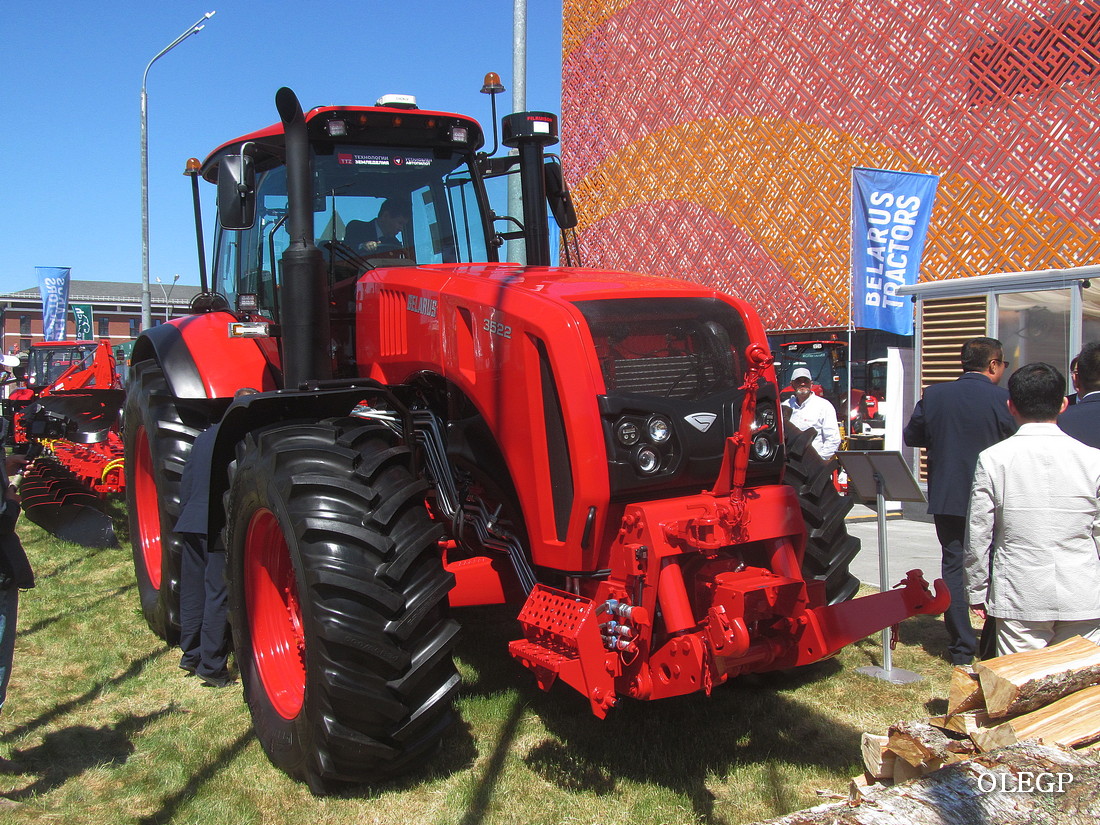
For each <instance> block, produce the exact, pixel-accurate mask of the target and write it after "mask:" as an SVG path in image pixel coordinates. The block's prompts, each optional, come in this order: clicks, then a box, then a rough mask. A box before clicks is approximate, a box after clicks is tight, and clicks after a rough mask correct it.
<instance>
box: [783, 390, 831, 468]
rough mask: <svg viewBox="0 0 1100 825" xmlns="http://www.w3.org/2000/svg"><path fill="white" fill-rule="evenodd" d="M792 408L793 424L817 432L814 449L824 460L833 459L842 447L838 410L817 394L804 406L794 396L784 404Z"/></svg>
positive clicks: (811, 395) (812, 394)
mask: <svg viewBox="0 0 1100 825" xmlns="http://www.w3.org/2000/svg"><path fill="white" fill-rule="evenodd" d="M783 403H784V404H786V405H787V406H788V407H790V408H791V423H792V424H794V425H795V426H796V427H798V428H799V429H800V430H808V429H810V428H811V427H812V428H813V429H814V430H815V434H814V442H813V443H814V449H815V450H817V454H818V455H819V456H821V457H822V458H832V457H833V453H835V452H836V451H837V448H838V447H839V446H840V425H839V424H837V420H836V409H835V408H834V407H833V405H832V404H830V403H829V402H828V401H826V400H825V399H824V398H822V397H821V396H820V395H817V394H816V393H812V392H811V393H810V395H809V397H808V398H807V399H806V401H805V402H804V403H802V404H799V403H798V397H797V396H794V395H792V396H791V397H790V398H788V399H787V400H786V401H784V402H783Z"/></svg>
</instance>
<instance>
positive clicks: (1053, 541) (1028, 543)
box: [966, 363, 1100, 656]
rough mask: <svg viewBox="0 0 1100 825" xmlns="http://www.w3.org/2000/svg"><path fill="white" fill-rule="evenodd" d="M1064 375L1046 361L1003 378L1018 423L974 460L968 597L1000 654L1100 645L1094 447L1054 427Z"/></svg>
mask: <svg viewBox="0 0 1100 825" xmlns="http://www.w3.org/2000/svg"><path fill="white" fill-rule="evenodd" d="M1065 391H1066V379H1065V377H1064V376H1063V375H1062V373H1060V372H1059V371H1058V370H1057V369H1055V368H1054V367H1052V366H1051V365H1050V364H1043V363H1036V364H1028V365H1027V366H1025V367H1021V368H1020V369H1018V370H1017V371H1016V372H1015V373H1013V375H1012V378H1010V379H1009V381H1008V392H1009V402H1008V403H1009V409H1010V410H1011V411H1012V415H1013V416H1014V417H1015V419H1016V421H1017V422H1018V423H1019V424H1020V429H1019V430H1018V431H1017V433H1016V434H1015V435H1014V436H1012V437H1011V438H1009V439H1006V440H1005V441H1002V442H1001V443H999V444H995V445H993V446H992V447H990V448H989V449H988V450H984V451H983V452H982V454H981V455H980V456H978V465H977V468H976V469H975V472H974V486H973V488H972V491H971V495H970V516H969V532H968V533H967V548H966V579H967V590H968V592H969V601H970V604H971V606H972V607H973V609H974V612H975V613H977V614H978V616H979V618H984V617H985V614H986V613H988V614H989V615H990V616H994V617H996V619H997V654H998V655H1000V656H1004V655H1005V654H1007V653H1017V652H1020V651H1023V650H1035V649H1036V648H1041V647H1046V646H1047V645H1053V644H1058V642H1062V641H1065V640H1066V639H1068V638H1070V637H1072V636H1077V635H1080V636H1084V637H1085V638H1087V639H1089V640H1091V641H1093V642H1097V643H1100V556H1098V555H1097V541H1098V540H1100V450H1098V449H1095V448H1093V447H1089V446H1087V445H1085V444H1082V443H1081V442H1079V441H1077V440H1075V439H1073V438H1071V437H1070V436H1068V435H1066V434H1065V433H1064V432H1062V431H1061V430H1060V429H1059V428H1058V427H1057V426H1056V425H1055V423H1054V419H1055V418H1056V417H1057V416H1058V414H1059V413H1060V412H1061V411H1062V410H1064V409H1065V408H1066V405H1067V402H1066V398H1065Z"/></svg>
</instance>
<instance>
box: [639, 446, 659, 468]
mask: <svg viewBox="0 0 1100 825" xmlns="http://www.w3.org/2000/svg"><path fill="white" fill-rule="evenodd" d="M634 460H635V461H636V462H637V464H638V469H639V470H641V471H642V472H643V473H655V472H657V470H659V469H660V467H661V457H660V456H659V455H657V451H656V450H654V449H653V448H652V447H642V449H640V450H638V454H637V455H636V456H635V457H634Z"/></svg>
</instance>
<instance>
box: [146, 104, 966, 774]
mask: <svg viewBox="0 0 1100 825" xmlns="http://www.w3.org/2000/svg"><path fill="white" fill-rule="evenodd" d="M276 105H277V108H278V111H279V114H280V117H281V122H280V123H278V124H276V125H274V126H270V127H268V128H266V129H261V130H260V131H257V132H253V133H251V134H248V135H245V136H243V137H240V138H237V139H235V140H232V141H229V142H228V143H225V144H224V145H222V146H221V147H219V148H218V149H216V150H215V151H214V152H213V153H211V154H210V155H209V156H208V157H207V158H206V160H205V161H204V162H202V163H201V164H200V163H199V162H198V161H192V162H189V170H190V171H191V173H192V174H193V175H194V176H195V177H193V190H194V192H195V193H196V194H195V197H196V199H197V197H198V195H197V192H198V181H197V177H202V178H204V179H206V180H207V181H210V182H211V183H216V184H217V190H218V194H217V200H218V228H217V233H216V236H215V241H214V243H215V250H214V256H213V257H214V261H215V263H214V271H213V275H212V279H213V286H214V288H213V289H208V288H207V284H206V274H205V268H204V267H202V266H200V281H201V283H202V291H201V293H200V295H199V296H197V298H196V299H195V302H194V303H193V304H192V313H193V314H190V315H188V316H186V317H182V318H176V319H173V320H172V321H171V322H169V323H166V324H163V325H160V326H158V327H156V328H154V329H150V330H146V331H145V332H144V333H142V335H141V337H140V338H139V339H138V341H137V343H136V345H135V347H134V352H133V356H132V362H131V364H132V367H131V382H130V387H129V393H128V395H127V402H126V413H125V422H126V426H125V434H126V436H125V437H126V472H127V486H126V489H127V496H128V504H129V512H130V519H131V536H132V538H133V542H134V561H135V567H136V572H137V579H138V583H139V590H140V593H141V599H142V606H143V609H144V612H145V615H146V617H147V620H148V622H149V624H150V626H151V627H152V628H153V629H154V630H155V632H157V633H158V634H160V635H161V636H163V637H164V638H167V639H172V638H174V636H175V634H176V633H177V621H178V618H177V611H178V598H179V594H178V586H179V555H180V542H181V538H180V536H179V535H178V534H177V533H176V532H175V531H174V524H175V520H176V516H177V515H178V512H179V490H180V474H181V472H182V470H183V467H184V465H185V464H186V463H187V461H188V456H189V453H190V450H191V447H192V444H193V443H194V441H195V438H196V436H197V435H198V433H200V432H201V431H202V430H204V429H206V428H209V427H211V426H217V428H218V430H217V433H216V438H215V440H214V443H215V446H214V448H213V458H212V461H211V467H212V469H211V474H210V477H209V479H208V480H207V482H208V484H209V501H210V517H209V536H210V537H211V542H212V543H215V544H217V543H224V547H225V550H226V552H227V553H228V559H227V569H228V573H227V578H228V584H229V600H230V616H231V624H232V629H233V638H234V649H235V652H236V657H237V663H238V666H239V668H240V674H241V681H242V684H243V689H244V694H245V697H246V700H247V702H248V705H249V708H250V710H251V714H252V718H253V722H254V726H255V729H256V733H257V735H258V738H259V740H260V741H261V743H262V745H263V747H264V749H265V751H266V752H267V754H268V756H269V757H270V758H271V760H272V761H273V762H274V763H275V764H276V765H278V766H279V767H281V768H282V769H284V770H285V771H287V772H288V773H289V774H291V775H292V776H295V777H298V778H300V779H303V780H305V781H306V782H308V783H309V785H310V787H311V788H312V789H313V790H314V791H315V792H323V791H324V790H326V789H328V788H331V787H332V786H333V785H339V784H341V783H346V782H365V781H374V780H377V779H379V778H381V777H386V776H393V775H397V774H400V773H402V772H404V771H407V770H409V769H410V767H411V766H413V765H415V764H417V763H418V761H420V760H421V759H422V758H423V756H424V755H425V754H426V753H428V752H430V751H431V750H432V749H433V748H434V746H435V745H436V744H437V742H438V741H439V740H440V738H441V736H442V735H443V732H444V731H445V730H446V728H447V726H448V724H449V723H450V722H451V720H452V713H453V711H452V700H453V699H454V697H455V694H456V692H457V691H458V688H459V678H458V673H457V671H456V669H455V666H454V664H453V661H452V658H453V657H452V652H453V649H454V645H455V638H456V634H457V633H458V628H459V625H458V623H457V621H456V617H458V616H459V615H460V608H462V607H463V606H467V605H484V604H505V603H509V604H512V605H514V607H515V609H516V611H517V615H518V618H519V624H520V626H521V627H522V636H521V637H520V638H516V639H515V641H513V642H511V643H510V645H509V652H510V654H511V655H512V656H513V657H514V658H515V659H516V660H517V661H518V662H519V663H520V664H521V665H523V666H524V667H526V668H528V669H529V670H530V671H531V672H532V673H533V674H534V677H535V679H536V680H537V682H538V684H539V685H540V686H541V687H543V688H547V689H548V688H549V687H550V686H551V684H552V683H554V682H555V681H557V680H560V681H561V682H563V683H565V684H566V685H569V686H570V687H572V688H574V689H575V690H576V691H578V692H579V693H581V694H582V696H583V697H584V701H585V703H586V704H587V705H588V706H589V707H590V708H591V710H592V712H593V713H594V714H595V715H596V716H598V717H603V716H605V715H606V714H607V713H608V712H609V711H611V710H612V708H614V707H615V705H616V704H618V703H619V702H620V701H623V700H627V699H632V700H648V699H661V698H665V697H671V696H680V695H684V694H689V693H696V692H704V693H709V692H710V691H711V690H713V689H714V688H715V687H716V686H718V685H720V684H721V683H723V682H725V681H727V680H728V679H730V678H731V677H734V676H737V675H738V674H744V673H750V672H759V671H768V670H776V669H780V668H789V667H793V666H797V665H805V664H809V663H811V662H815V661H818V660H820V659H822V658H824V657H827V656H830V655H831V654H833V653H835V652H836V651H837V650H839V649H840V648H841V647H843V646H844V645H846V644H849V643H851V642H853V641H856V640H858V639H862V638H864V637H865V636H867V635H869V634H871V633H873V632H875V631H877V630H880V629H882V628H885V627H888V626H890V625H893V624H895V623H897V622H899V621H901V620H902V619H904V618H906V617H909V616H912V615H915V614H917V613H937V612H941V611H942V610H943V609H944V607H945V606H946V602H947V600H948V597H947V595H946V591H945V589H944V587H943V585H942V582H937V583H936V587H935V594H933V593H932V592H930V591H929V590H928V587H927V585H926V583H925V582H924V580H923V579H922V578H921V576H920V574H919V571H914V572H913V573H912V574H910V576H909V577H908V579H907V580H906V581H905V582H904V583H903V584H902V586H899V587H898V588H897V589H894V590H891V591H888V592H884V593H879V594H874V595H870V596H865V597H862V598H858V599H855V598H852V597H853V595H854V593H855V590H856V588H857V586H858V583H857V582H856V580H855V579H854V578H853V577H852V576H851V575H850V574H849V572H848V564H849V562H850V560H851V559H852V557H853V556H854V555H855V553H856V552H857V551H858V549H859V544H858V542H857V540H856V539H854V538H852V537H850V536H849V535H848V534H847V532H846V530H845V528H844V516H845V514H846V513H847V511H848V509H849V508H850V507H851V503H850V502H849V501H847V500H845V499H842V498H840V497H839V496H837V494H836V492H835V490H833V488H832V487H831V485H829V484H828V475H829V474H828V468H827V467H826V466H825V465H824V464H823V463H822V462H821V461H820V460H819V459H818V458H817V457H816V454H814V452H813V450H812V448H810V447H809V446H808V445H809V436H810V434H809V433H803V432H801V431H794V432H787V433H784V428H783V421H782V418H781V416H780V414H779V413H780V410H779V406H778V404H779V398H778V387H777V385H776V378H775V372H774V369H773V367H772V357H771V354H770V352H769V350H768V346H767V339H766V337H765V332H764V329H763V327H762V326H761V323H760V320H759V318H758V317H757V314H756V313H755V312H754V311H753V309H752V307H751V306H749V305H748V304H747V303H746V302H745V301H743V300H741V299H738V298H735V297H731V296H728V295H724V294H721V293H719V292H716V291H714V290H713V289H709V288H706V287H703V286H699V285H696V284H690V283H686V282H680V281H675V280H671V279H667V278H656V277H645V276H642V275H635V274H625V273H621V272H608V271H601V270H592V269H579V268H567V267H554V266H550V258H551V256H550V243H549V227H548V206H549V209H550V210H551V211H553V212H554V214H555V217H557V218H558V223H559V225H561V226H569V225H571V224H573V223H575V217H574V216H573V215H572V214H571V211H572V210H571V204H570V202H569V199H568V193H567V192H566V191H565V190H564V187H563V186H562V185H561V183H560V182H561V179H562V176H561V170H560V166H558V164H557V163H556V162H555V161H554V160H552V159H549V158H548V157H547V155H546V154H545V151H544V148H545V147H546V146H549V145H552V144H553V143H555V142H556V140H557V137H556V132H557V121H556V118H555V117H554V116H553V115H550V114H547V113H544V112H523V113H518V114H512V115H508V116H506V117H505V118H504V119H503V140H504V143H505V144H507V145H508V146H512V147H515V148H516V149H517V150H518V154H517V155H515V156H509V157H505V158H493V157H490V156H488V155H486V154H483V153H479V152H478V149H479V148H480V147H481V146H482V144H483V137H482V130H481V128H480V126H479V125H478V124H477V122H476V121H474V120H472V119H470V118H467V117H464V116H460V115H455V114H448V113H443V112H434V111H424V110H420V109H417V108H415V107H414V105H413V103H412V102H411V101H410V100H408V99H404V98H400V99H397V100H386V99H383V100H381V101H379V103H378V104H376V105H375V106H373V107H323V108H316V109H313V110H311V111H310V112H308V113H307V114H303V112H302V109H301V107H300V106H299V104H298V100H297V98H296V97H295V96H294V94H293V92H291V91H290V90H288V89H282V90H280V91H279V93H278V94H277V96H276ZM512 172H516V173H518V175H519V178H520V181H521V189H522V192H523V213H522V215H516V216H508V217H505V216H498V215H496V214H495V213H493V212H492V211H491V210H490V207H489V204H488V202H487V198H486V189H485V181H486V179H487V178H493V177H494V176H498V175H503V174H508V173H512ZM387 203H389V204H390V205H389V206H385V207H384V206H383V204H387ZM398 207H400V208H399V209H398ZM395 211H397V212H401V213H402V214H403V215H404V217H405V223H404V225H403V228H401V230H400V240H399V241H397V239H396V237H395V236H396V232H395V231H394V230H392V228H391V229H387V228H386V227H384V226H377V227H376V228H379V229H380V231H379V232H378V233H376V235H375V236H374V237H375V238H378V240H375V241H367V242H353V240H352V239H353V237H355V238H358V237H363V236H365V235H366V236H368V237H369V235H367V232H368V230H367V229H366V228H365V227H362V226H359V225H357V222H361V223H375V224H377V225H381V224H383V223H384V221H383V217H384V215H383V214H382V213H392V212H395ZM498 221H506V223H505V224H504V226H503V227H501V228H504V229H508V230H509V231H508V232H498V231H497V226H496V223H497V222H498ZM516 226H519V227H520V229H519V230H516V229H515V227H516ZM508 237H512V238H515V237H520V238H522V239H523V242H524V244H525V247H526V255H527V264H526V265H523V266H521V265H518V264H515V263H507V262H498V261H497V252H496V250H497V248H498V247H499V246H500V245H501V244H502V243H503V239H505V238H508ZM317 239H319V242H318V240H317ZM395 241H396V242H395ZM201 249H202V243H201V228H200V250H201ZM202 257H203V256H202V255H201V254H200V260H201V259H202ZM242 387H250V388H254V389H256V390H259V391H260V392H259V393H258V394H255V395H248V396H247V397H240V398H234V393H235V391H236V390H238V389H239V388H242ZM518 635H520V633H519V630H518V629H517V636H518ZM501 653H502V654H503V651H501Z"/></svg>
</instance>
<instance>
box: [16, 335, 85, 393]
mask: <svg viewBox="0 0 1100 825" xmlns="http://www.w3.org/2000/svg"><path fill="white" fill-rule="evenodd" d="M95 351H96V345H95V344H72V345H70V346H58V347H53V346H50V347H31V352H30V356H29V359H28V361H27V383H28V384H29V385H31V386H32V387H47V386H49V385H50V384H53V383H54V382H55V381H57V379H58V378H60V377H61V376H62V375H64V374H65V373H66V372H67V371H68V370H69V369H71V368H72V367H74V366H75V367H77V368H78V369H88V368H89V367H91V366H92V362H93V361H95Z"/></svg>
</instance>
